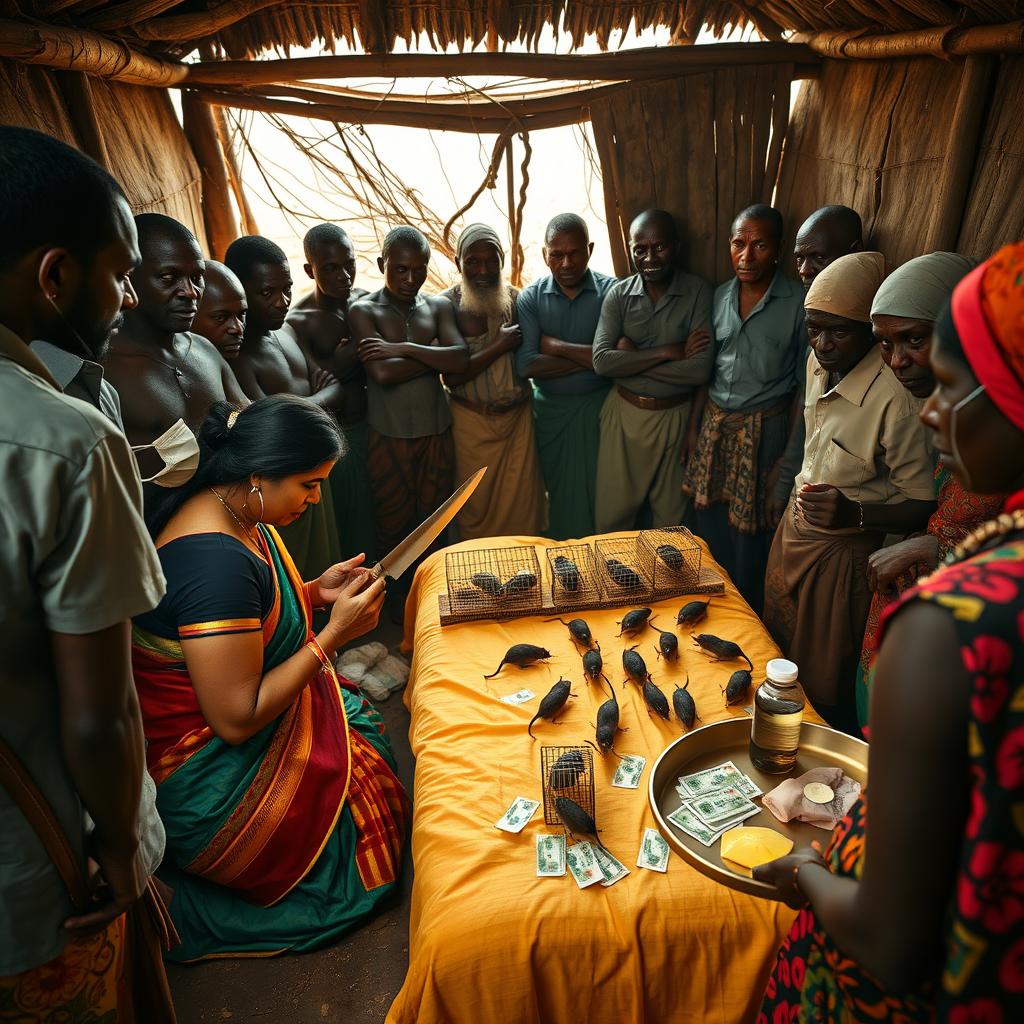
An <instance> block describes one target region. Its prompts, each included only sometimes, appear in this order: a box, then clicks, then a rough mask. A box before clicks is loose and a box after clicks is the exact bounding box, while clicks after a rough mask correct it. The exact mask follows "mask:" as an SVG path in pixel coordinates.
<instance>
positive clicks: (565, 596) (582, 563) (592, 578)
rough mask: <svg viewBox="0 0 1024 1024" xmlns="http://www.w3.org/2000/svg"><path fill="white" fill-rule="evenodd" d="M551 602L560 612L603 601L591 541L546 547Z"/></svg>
mask: <svg viewBox="0 0 1024 1024" xmlns="http://www.w3.org/2000/svg"><path fill="white" fill-rule="evenodd" d="M545 553H546V555H547V560H548V572H549V573H550V575H551V603H552V605H553V606H554V608H555V610H556V611H563V610H565V611H568V610H570V609H573V608H593V607H594V605H595V604H600V602H601V583H600V576H599V574H598V571H597V564H596V563H595V562H594V549H593V548H592V547H591V546H590V545H589V544H568V545H565V546H564V547H551V548H546V549H545Z"/></svg>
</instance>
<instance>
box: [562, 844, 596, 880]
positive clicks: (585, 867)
mask: <svg viewBox="0 0 1024 1024" xmlns="http://www.w3.org/2000/svg"><path fill="white" fill-rule="evenodd" d="M565 859H566V863H567V864H568V865H569V874H570V875H572V877H573V880H574V881H575V882H576V884H577V885H578V886H579V887H580V888H581V889H586V887H587V886H588V885H594V884H595V883H596V882H600V881H601V880H602V879H603V878H604V872H603V871H602V870H601V866H600V865H599V864H598V863H597V857H596V856H595V855H594V846H593V844H592V843H588V842H587V841H586V840H584V841H583V842H580V843H576V845H575V846H570V847H569V849H568V850H566V851H565Z"/></svg>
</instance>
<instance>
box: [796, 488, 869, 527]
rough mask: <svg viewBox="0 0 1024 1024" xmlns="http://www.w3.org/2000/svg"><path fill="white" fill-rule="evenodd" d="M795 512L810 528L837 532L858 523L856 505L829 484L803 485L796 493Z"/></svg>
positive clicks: (858, 514)
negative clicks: (816, 527)
mask: <svg viewBox="0 0 1024 1024" xmlns="http://www.w3.org/2000/svg"><path fill="white" fill-rule="evenodd" d="M796 507H797V511H798V512H799V513H800V515H801V516H802V517H803V519H804V521H805V522H806V523H808V524H809V525H810V526H818V527H821V528H823V529H826V530H838V529H841V528H843V527H847V526H856V525H857V524H858V522H859V521H860V510H859V508H858V503H857V502H856V501H853V500H852V499H850V498H848V497H847V496H846V495H845V494H843V492H842V491H841V490H839V488H838V487H833V486H832V485H831V484H804V485H803V487H801V488H800V490H799V491H797V493H796Z"/></svg>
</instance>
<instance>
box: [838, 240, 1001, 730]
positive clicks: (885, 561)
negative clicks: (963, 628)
mask: <svg viewBox="0 0 1024 1024" xmlns="http://www.w3.org/2000/svg"><path fill="white" fill-rule="evenodd" d="M977 265H978V261H977V260H972V259H970V258H969V257H967V256H961V255H960V254H959V253H955V252H931V253H928V254H927V255H925V256H918V257H917V258H916V259H912V260H908V261H907V262H906V263H904V264H903V265H902V266H900V267H897V268H896V269H895V270H894V271H893V272H892V273H891V274H890V275H889V276H888V277H887V278H886V279H885V280H884V281H883V282H882V286H881V287H880V288H879V289H878V291H877V292H876V293H875V297H874V299H873V300H872V303H871V326H872V329H873V331H874V335H875V337H876V338H877V339H878V347H879V351H880V352H881V354H882V359H884V360H885V362H886V364H887V365H888V367H889V369H890V370H892V372H893V374H894V375H895V377H896V379H897V380H898V381H899V382H900V383H901V384H902V385H903V386H904V387H905V388H906V389H907V390H908V391H909V392H910V393H911V394H912V395H913V396H914V397H915V398H920V399H921V400H922V401H923V400H924V399H926V398H927V397H928V396H929V395H930V394H931V393H932V391H933V390H934V389H935V375H934V374H933V373H932V369H931V362H930V360H929V353H930V351H931V345H932V331H933V330H934V329H935V319H936V317H938V315H939V313H940V312H942V309H943V308H944V307H945V305H946V303H948V302H949V297H950V295H951V294H952V293H953V288H954V287H955V286H956V284H957V282H958V281H960V280H961V278H963V277H964V275H965V274H967V273H968V272H969V271H971V270H972V269H973V268H974V267H976V266H977ZM1005 497H1006V495H1005V494H974V493H972V492H971V491H967V490H965V489H964V488H963V487H962V486H961V484H960V483H959V481H958V480H957V479H956V477H955V476H953V474H952V473H950V471H949V468H948V467H947V466H946V465H945V464H944V463H943V462H942V460H941V459H940V458H939V454H938V452H935V499H936V502H937V503H938V504H937V508H936V509H935V511H934V512H933V513H932V515H931V517H930V518H929V520H928V525H927V527H926V528H925V531H924V533H922V534H919V535H916V536H913V537H907V538H906V539H905V540H901V541H898V542H897V543H895V544H887V545H886V546H885V547H881V548H879V549H878V550H877V551H875V552H874V553H873V554H872V555H871V556H870V558H868V578H869V581H870V583H871V589H872V591H873V592H874V596H873V597H872V598H871V608H870V610H869V611H868V621H867V626H866V628H865V630H864V643H863V646H862V647H861V655H860V664H859V665H858V666H857V679H856V697H857V718H858V720H859V722H860V726H861V728H862V729H865V730H866V727H867V724H868V694H869V683H870V673H869V668H870V665H871V657H872V655H873V654H874V652H875V640H876V635H877V633H878V624H879V621H880V620H881V617H882V613H883V612H884V611H885V609H886V608H887V607H888V606H889V605H890V604H892V603H893V602H894V601H897V600H899V597H900V595H901V594H902V593H903V592H904V591H905V590H907V589H908V588H909V587H911V586H913V584H914V582H915V581H916V580H917V579H918V578H919V577H923V576H927V575H928V573H930V572H932V571H933V570H934V569H935V568H936V567H937V566H938V565H940V564H941V563H942V560H943V559H944V558H945V557H946V555H947V554H949V552H950V551H952V550H953V548H954V547H955V546H956V545H957V544H959V543H960V541H962V540H963V539H964V537H966V536H967V535H968V534H969V533H970V532H971V531H972V530H973V529H975V527H977V526H980V525H981V524H982V523H984V522H985V521H986V520H988V519H991V518H992V517H993V516H995V515H998V514H999V510H1000V508H1002V503H1003V499H1004V498H1005Z"/></svg>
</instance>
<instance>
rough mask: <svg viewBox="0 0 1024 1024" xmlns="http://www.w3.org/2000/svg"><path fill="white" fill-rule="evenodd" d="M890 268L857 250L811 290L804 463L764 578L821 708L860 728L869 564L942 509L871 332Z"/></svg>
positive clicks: (769, 609) (907, 401)
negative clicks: (857, 689)
mask: <svg viewBox="0 0 1024 1024" xmlns="http://www.w3.org/2000/svg"><path fill="white" fill-rule="evenodd" d="M884 266H885V261H884V259H883V257H882V254H881V253H877V252H857V253H851V254H850V255H848V256H843V257H841V258H840V259H838V260H836V261H835V262H834V263H833V264H831V265H830V266H829V267H827V268H826V269H825V270H823V271H821V273H819V274H818V275H817V276H816V277H815V279H814V281H813V282H812V284H811V287H810V289H809V290H808V292H807V296H806V299H805V301H804V307H805V309H806V315H807V336H808V339H809V341H810V344H811V349H812V352H811V354H810V355H809V356H808V362H807V388H806V394H805V400H804V421H805V425H806V441H805V444H804V458H803V465H802V467H801V470H800V473H799V474H798V476H797V478H796V481H795V483H794V488H793V493H792V496H791V497H790V501H789V505H788V506H787V509H786V512H785V514H784V515H783V517H782V522H781V523H780V524H779V529H778V531H777V532H776V534H775V540H774V541H773V543H772V549H771V553H770V555H769V557H768V572H767V574H766V577H765V614H764V620H765V624H766V625H767V626H768V628H769V629H770V630H771V632H772V634H773V635H774V637H775V639H776V641H777V642H778V643H779V645H780V646H781V647H782V649H783V651H785V653H786V656H787V657H790V658H792V659H793V660H794V661H795V662H797V664H798V665H799V666H800V678H801V680H802V682H803V684H804V688H805V689H806V691H807V695H808V696H809V697H810V698H811V700H812V701H813V703H814V704H815V706H816V707H817V708H818V710H819V712H820V713H821V714H822V715H823V716H824V717H825V718H826V720H828V721H829V722H830V723H831V724H833V725H834V726H836V727H837V728H842V729H846V730H849V731H853V730H855V729H856V723H857V719H856V712H855V707H854V696H853V695H854V686H853V683H854V674H855V672H856V667H857V659H858V655H859V654H860V648H861V643H862V641H863V639H864V625H865V622H866V620H867V614H868V608H869V606H870V603H871V590H870V588H869V586H868V557H869V556H870V555H871V553H872V552H873V551H875V550H877V549H878V548H879V547H881V545H882V542H883V541H884V539H885V535H886V534H887V533H903V534H905V533H908V532H910V531H911V530H915V529H920V528H921V527H923V526H924V524H925V522H926V521H927V519H928V516H929V515H930V514H931V512H932V511H933V510H934V508H935V500H934V497H935V492H934V487H933V482H932V476H933V470H932V457H931V454H930V452H929V446H928V442H927V440H926V436H925V431H924V427H923V425H922V424H921V421H920V420H919V419H918V412H919V411H920V408H921V402H920V401H919V400H918V399H915V398H914V397H913V396H912V395H910V394H909V393H908V392H907V390H906V389H905V388H904V387H903V386H902V385H901V384H900V383H899V381H897V380H896V378H895V377H894V376H893V375H892V373H891V372H890V371H889V369H888V368H887V367H886V365H885V363H884V362H883V361H882V357H881V354H880V352H879V349H878V344H877V343H876V341H875V339H874V336H873V335H872V333H871V301H872V299H873V298H874V296H875V293H876V292H877V291H878V286H879V285H880V284H881V283H882V278H883V276H884Z"/></svg>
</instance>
